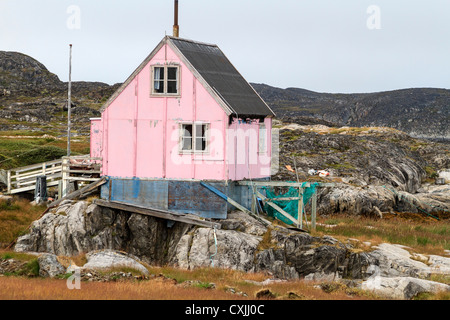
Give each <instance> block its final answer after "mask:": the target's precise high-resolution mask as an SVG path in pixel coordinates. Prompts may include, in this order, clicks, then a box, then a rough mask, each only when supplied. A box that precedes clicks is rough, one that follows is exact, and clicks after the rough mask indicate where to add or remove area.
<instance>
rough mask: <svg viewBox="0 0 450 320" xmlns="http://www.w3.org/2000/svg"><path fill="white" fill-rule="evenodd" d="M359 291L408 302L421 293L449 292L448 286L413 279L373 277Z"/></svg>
mask: <svg viewBox="0 0 450 320" xmlns="http://www.w3.org/2000/svg"><path fill="white" fill-rule="evenodd" d="M361 289H363V290H368V291H372V292H374V293H376V294H377V295H379V296H382V297H386V298H389V299H400V300H410V299H412V298H414V297H416V296H417V295H419V294H421V293H432V294H437V293H439V292H447V291H450V286H448V285H446V284H443V283H440V282H435V281H427V280H423V279H417V278H413V277H393V278H386V277H381V276H375V277H373V278H370V279H369V280H367V281H365V282H363V284H362V285H361Z"/></svg>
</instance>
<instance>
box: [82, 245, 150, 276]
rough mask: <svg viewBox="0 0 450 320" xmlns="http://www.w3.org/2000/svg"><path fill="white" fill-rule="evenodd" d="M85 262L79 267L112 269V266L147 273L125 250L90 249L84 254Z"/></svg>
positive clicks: (136, 259)
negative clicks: (90, 250)
mask: <svg viewBox="0 0 450 320" xmlns="http://www.w3.org/2000/svg"><path fill="white" fill-rule="evenodd" d="M86 258H87V261H88V262H87V263H86V264H84V265H83V267H82V268H81V269H86V270H90V269H112V268H123V267H125V268H131V269H134V270H137V271H139V272H141V273H142V274H144V275H148V274H149V272H148V270H147V268H146V267H144V265H142V264H141V263H140V262H139V261H138V260H139V259H138V258H136V257H132V256H131V255H129V254H127V253H125V252H118V251H114V250H101V251H92V252H89V253H88V254H86Z"/></svg>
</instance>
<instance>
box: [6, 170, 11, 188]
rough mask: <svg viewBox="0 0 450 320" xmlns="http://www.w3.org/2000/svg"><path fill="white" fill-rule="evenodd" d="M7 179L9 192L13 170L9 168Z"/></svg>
mask: <svg viewBox="0 0 450 320" xmlns="http://www.w3.org/2000/svg"><path fill="white" fill-rule="evenodd" d="M7 180H8V186H7V187H8V193H11V170H8V173H7Z"/></svg>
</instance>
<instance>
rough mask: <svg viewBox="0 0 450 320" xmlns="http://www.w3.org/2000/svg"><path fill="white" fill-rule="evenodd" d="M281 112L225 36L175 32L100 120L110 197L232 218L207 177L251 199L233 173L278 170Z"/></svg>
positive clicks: (94, 151) (95, 125)
mask: <svg viewBox="0 0 450 320" xmlns="http://www.w3.org/2000/svg"><path fill="white" fill-rule="evenodd" d="M273 117H274V113H273V111H272V110H271V109H270V108H269V106H268V105H267V104H266V103H265V102H264V101H263V100H262V99H261V97H260V96H259V95H258V94H257V93H256V91H255V90H254V89H253V88H252V87H251V85H250V84H249V83H248V82H247V81H246V80H245V79H244V78H243V77H242V75H241V74H240V73H239V72H238V71H237V70H236V68H235V67H234V66H233V65H232V64H231V62H230V61H229V60H228V59H227V58H226V56H225V55H224V54H223V53H222V51H221V50H220V49H219V48H218V47H217V46H216V45H213V44H206V43H201V42H196V41H191V40H186V39H181V38H177V37H170V36H166V37H164V38H163V39H162V41H161V42H160V43H159V44H158V45H157V46H156V48H155V49H154V50H153V51H152V52H151V53H150V55H149V56H148V57H147V58H146V59H145V60H144V61H143V62H142V63H141V64H140V65H139V67H138V68H137V69H136V70H135V71H134V72H133V73H132V74H131V76H130V77H129V78H128V79H127V80H126V81H125V82H124V84H123V85H122V86H121V87H120V88H119V89H118V90H117V91H116V92H115V93H114V94H113V95H112V96H111V98H110V99H109V100H108V101H107V102H106V103H105V105H104V106H103V107H102V110H101V118H95V119H91V156H93V157H102V159H103V160H102V161H103V169H102V170H103V176H106V177H108V183H107V184H106V185H104V186H103V187H102V192H101V194H102V195H101V196H102V198H104V199H108V200H115V201H122V202H127V203H131V204H137V205H145V206H148V207H153V208H158V209H165V210H170V211H180V212H185V213H194V214H199V215H201V216H204V217H212V218H226V212H227V209H229V208H228V204H227V203H226V201H224V200H223V199H221V198H219V197H215V196H214V194H212V193H211V192H210V191H209V190H207V189H206V188H204V187H203V186H201V185H200V181H205V182H207V183H208V184H210V185H212V186H214V187H215V188H217V189H219V190H220V191H222V192H223V193H224V194H226V195H228V196H230V197H231V198H233V197H234V198H233V199H235V198H237V199H235V200H237V201H241V202H242V203H243V204H244V205H245V203H246V199H245V198H246V196H245V194H246V191H242V190H241V188H242V187H240V186H237V185H236V184H235V183H233V182H234V181H238V180H243V179H267V178H269V177H270V169H271V152H272V139H271V129H272V118H273ZM244 188H248V187H244Z"/></svg>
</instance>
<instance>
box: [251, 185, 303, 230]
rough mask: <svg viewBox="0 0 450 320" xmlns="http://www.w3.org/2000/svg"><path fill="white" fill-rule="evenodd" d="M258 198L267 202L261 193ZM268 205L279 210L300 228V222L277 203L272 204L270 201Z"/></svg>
mask: <svg viewBox="0 0 450 320" xmlns="http://www.w3.org/2000/svg"><path fill="white" fill-rule="evenodd" d="M257 194H258V197H260V198H261V199H263V200H266V199H267V197H266V196H264V195H263V194H262V193H261V192H258V193H257ZM267 204H268V205H269V206H271V207H272V208H274V209H275V210H277V211H278V212H279V213H281V214H282V215H283V216H285V217H286V218H288V219H289V220H291V221H292V222H293V223H294V224H295V225H296V226H298V221H297V220H295V218H294V217H292V216H291V215H290V214H289V213H287V212H286V211H284V210H283V209H281V208H280V207H279V206H277V205H276V204H275V203H272V202H270V201H267Z"/></svg>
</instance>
